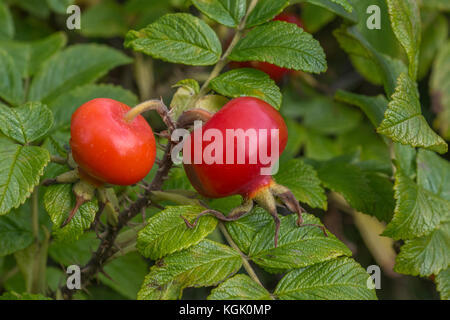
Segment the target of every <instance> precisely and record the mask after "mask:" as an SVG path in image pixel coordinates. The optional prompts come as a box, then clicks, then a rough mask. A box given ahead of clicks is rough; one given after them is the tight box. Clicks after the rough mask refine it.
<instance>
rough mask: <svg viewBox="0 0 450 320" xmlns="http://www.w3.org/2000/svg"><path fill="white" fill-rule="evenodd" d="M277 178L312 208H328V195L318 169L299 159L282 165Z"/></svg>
mask: <svg viewBox="0 0 450 320" xmlns="http://www.w3.org/2000/svg"><path fill="white" fill-rule="evenodd" d="M275 180H276V181H277V182H278V183H279V184H281V185H284V186H286V187H288V188H289V189H290V190H291V191H292V193H293V194H294V195H295V197H296V198H297V199H298V200H299V201H300V202H304V203H307V204H308V205H309V206H310V207H311V208H321V209H324V210H326V209H327V197H326V195H325V190H324V189H323V188H322V187H321V185H320V184H321V181H320V180H319V178H318V176H317V172H316V170H314V168H313V167H312V166H310V165H308V164H305V163H304V162H303V161H301V160H299V159H293V160H290V161H288V162H287V163H284V164H282V165H281V168H280V171H279V172H278V174H277V175H276V176H275Z"/></svg>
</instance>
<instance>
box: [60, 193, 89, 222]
mask: <svg viewBox="0 0 450 320" xmlns="http://www.w3.org/2000/svg"><path fill="white" fill-rule="evenodd" d="M85 202H86V200H85V199H84V198H83V197H80V196H76V202H75V206H74V207H73V208H72V210H71V211H70V213H69V216H68V217H67V219H66V220H64V222H63V223H62V224H61V226H60V228H64V227H65V226H67V225H68V224H69V223H70V221H72V218H73V217H74V216H75V214H76V213H77V211H78V209H79V208H80V207H81V206H82V205H83V204H84V203H85Z"/></svg>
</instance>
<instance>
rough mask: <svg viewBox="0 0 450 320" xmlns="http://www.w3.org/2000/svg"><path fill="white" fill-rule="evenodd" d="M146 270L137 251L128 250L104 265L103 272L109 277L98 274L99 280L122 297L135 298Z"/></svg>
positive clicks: (145, 265)
mask: <svg viewBox="0 0 450 320" xmlns="http://www.w3.org/2000/svg"><path fill="white" fill-rule="evenodd" d="M147 272H148V266H147V263H146V262H145V260H144V259H143V258H142V257H141V256H140V255H139V254H138V253H137V252H130V253H128V254H126V255H124V256H121V257H119V258H117V259H114V260H113V261H111V262H110V263H108V264H107V265H106V266H105V273H106V274H108V275H109V276H110V277H111V279H109V278H107V277H106V276H105V275H104V274H100V280H101V282H102V283H103V284H105V285H107V286H109V287H110V288H112V289H114V290H115V291H117V292H118V293H120V294H121V295H123V296H124V297H127V298H128V299H130V300H136V296H137V293H138V291H139V289H140V288H141V285H142V279H144V277H145V275H146V274H147ZM112 279H113V280H112Z"/></svg>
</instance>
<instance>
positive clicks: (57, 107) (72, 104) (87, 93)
mask: <svg viewBox="0 0 450 320" xmlns="http://www.w3.org/2000/svg"><path fill="white" fill-rule="evenodd" d="M96 98H109V99H114V100H117V101H120V102H122V103H124V104H126V105H128V106H130V107H133V106H135V105H137V104H138V98H137V97H136V95H135V94H134V93H133V92H131V91H128V90H126V89H124V88H122V87H119V86H114V85H111V84H88V85H84V86H80V87H76V88H74V89H72V90H70V91H68V92H65V93H63V94H61V95H60V96H58V98H56V99H54V100H53V101H51V102H50V103H49V104H48V106H49V107H50V109H51V110H52V111H53V114H54V117H55V128H60V127H62V126H67V125H69V123H70V118H71V116H72V113H74V112H75V110H76V109H77V108H78V107H80V106H81V105H83V104H84V103H86V102H88V101H90V100H93V99H96Z"/></svg>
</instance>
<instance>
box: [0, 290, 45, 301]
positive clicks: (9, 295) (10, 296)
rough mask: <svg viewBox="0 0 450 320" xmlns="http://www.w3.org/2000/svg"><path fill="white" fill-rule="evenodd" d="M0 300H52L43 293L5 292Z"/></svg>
mask: <svg viewBox="0 0 450 320" xmlns="http://www.w3.org/2000/svg"><path fill="white" fill-rule="evenodd" d="M0 300H52V299H51V298H48V297H46V296H43V295H42V294H31V293H22V294H20V293H17V292H13V291H11V292H5V293H4V294H2V295H1V296H0Z"/></svg>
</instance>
